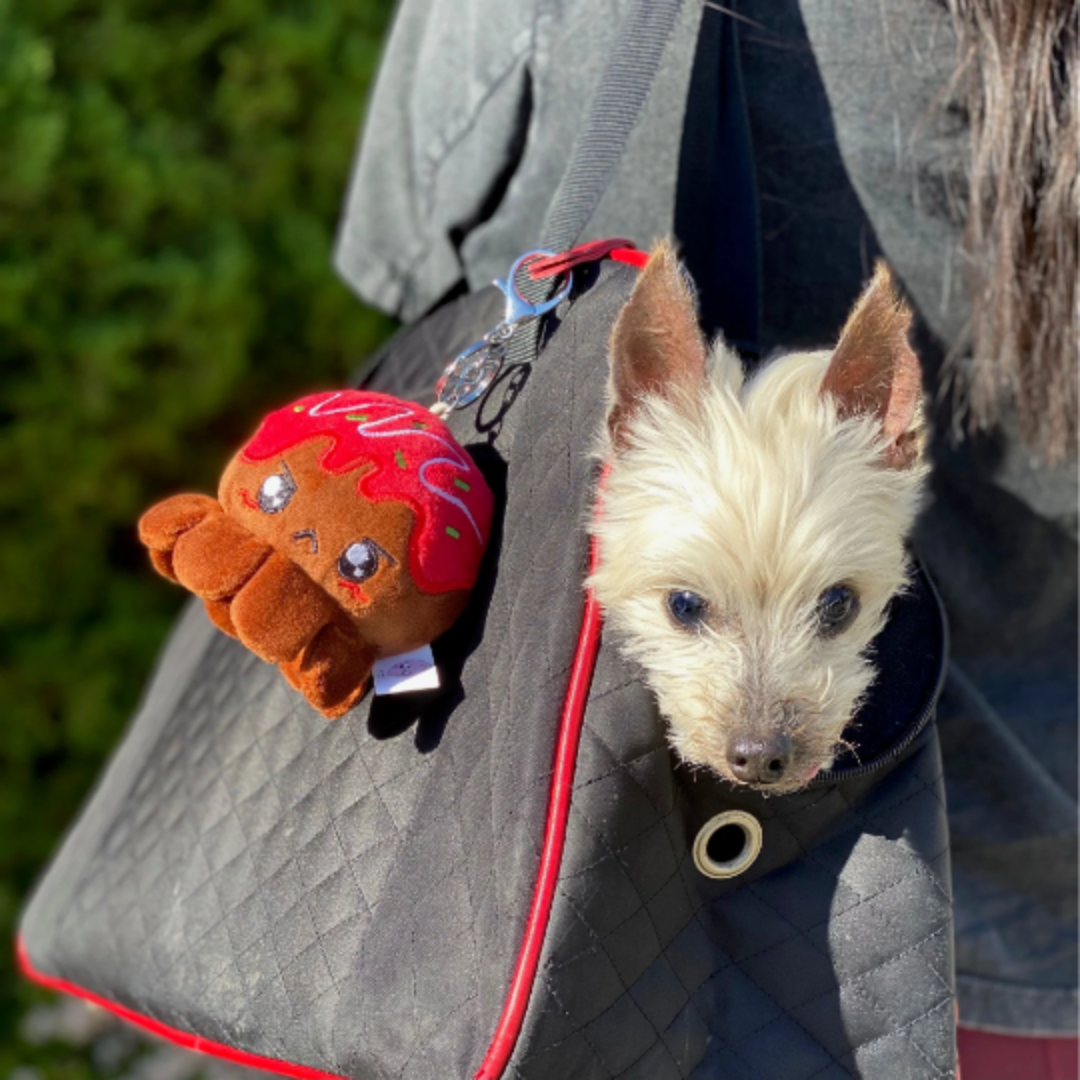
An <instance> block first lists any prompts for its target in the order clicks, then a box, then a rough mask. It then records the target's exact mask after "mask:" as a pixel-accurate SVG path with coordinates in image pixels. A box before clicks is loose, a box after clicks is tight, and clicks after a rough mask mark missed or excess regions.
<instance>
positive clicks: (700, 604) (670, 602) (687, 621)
mask: <svg viewBox="0 0 1080 1080" xmlns="http://www.w3.org/2000/svg"><path fill="white" fill-rule="evenodd" d="M667 609H668V611H669V612H670V613H671V617H672V618H673V619H674V620H675V621H676V622H677V623H678V624H679V625H680V626H682V627H684V628H685V629H687V630H696V629H697V628H698V627H699V626H700V625H701V624H702V623H703V622H704V621H705V617H706V616H707V615H708V614H709V603H708V601H707V600H706V599H705V598H704V597H702V596H698V594H697V593H696V592H690V591H689V590H688V589H675V590H673V591H672V592H669V593H668V594H667Z"/></svg>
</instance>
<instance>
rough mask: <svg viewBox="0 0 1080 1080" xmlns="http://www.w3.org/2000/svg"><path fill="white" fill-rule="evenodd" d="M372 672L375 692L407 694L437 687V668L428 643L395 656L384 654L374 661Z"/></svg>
mask: <svg viewBox="0 0 1080 1080" xmlns="http://www.w3.org/2000/svg"><path fill="white" fill-rule="evenodd" d="M372 673H373V674H374V676H375V693H376V694H408V693H411V692H412V691H414V690H437V689H438V688H439V669H438V668H437V667H436V666H435V657H434V656H432V655H431V646H430V645H423V646H421V647H420V648H419V649H413V651H412V652H406V653H399V654H398V655H397V656H384V657H383V658H382V659H381V660H376V661H375V667H374V669H373V672H372Z"/></svg>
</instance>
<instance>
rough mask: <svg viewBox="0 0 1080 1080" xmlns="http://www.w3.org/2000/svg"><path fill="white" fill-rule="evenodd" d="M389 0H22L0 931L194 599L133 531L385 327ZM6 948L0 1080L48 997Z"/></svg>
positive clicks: (73, 1058)
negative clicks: (373, 272)
mask: <svg viewBox="0 0 1080 1080" xmlns="http://www.w3.org/2000/svg"><path fill="white" fill-rule="evenodd" d="M390 6H391V4H390V0H351V2H349V3H346V2H344V0H83V2H79V0H23V2H22V3H12V0H0V706H2V709H3V713H2V719H0V938H3V939H6V940H10V938H11V934H12V932H13V926H14V919H15V916H16V913H17V910H18V906H19V904H20V903H21V900H22V898H23V896H24V895H25V892H26V890H27V889H28V888H29V886H30V884H31V883H32V881H33V878H34V876H35V875H36V873H37V872H38V871H39V869H40V867H41V866H42V864H43V862H44V861H45V859H46V858H47V856H48V854H49V852H50V851H51V850H52V848H53V847H54V845H55V844H56V842H57V840H58V838H59V835H60V833H61V831H62V829H63V828H64V827H65V825H66V824H67V823H68V822H69V820H70V819H71V818H72V816H73V815H74V813H75V812H76V810H77V807H78V805H79V803H80V801H81V800H82V798H83V797H84V795H85V793H86V792H87V790H88V788H89V785H90V784H91V782H92V780H93V778H94V776H95V775H96V773H97V772H98V770H99V768H100V766H101V763H102V761H103V758H104V756H105V755H106V753H107V752H108V751H109V749H110V748H111V747H112V746H113V744H114V743H115V741H116V739H117V738H118V736H119V734H120V732H121V730H122V727H123V725H124V722H125V720H126V719H127V717H128V715H129V714H130V712H131V710H132V707H133V706H134V705H135V703H136V700H137V697H138V694H139V691H140V688H141V686H142V684H143V682H144V680H145V678H146V675H147V672H148V669H149V666H150V664H151V662H152V660H153V657H154V654H155V652H156V651H157V649H158V647H159V645H160V643H161V640H162V638H163V636H164V634H165V632H166V630H167V628H168V626H169V624H170V621H171V620H172V617H173V615H174V614H175V612H176V611H177V609H178V607H179V604H180V602H181V600H182V597H181V594H180V591H179V590H177V589H176V588H174V587H170V586H169V585H167V584H166V583H165V582H163V581H162V580H161V579H158V578H156V577H155V576H154V575H153V574H152V573H151V572H150V571H149V570H148V568H147V563H146V559H145V555H144V552H143V551H142V550H141V549H140V548H139V546H138V543H137V540H136V537H135V532H134V522H135V521H136V519H137V518H138V515H139V513H140V512H141V510H142V509H143V508H145V507H146V506H148V505H149V504H151V503H152V502H154V501H155V500H156V499H157V498H159V497H161V496H163V495H165V494H169V493H172V492H174V491H179V490H203V491H213V490H214V486H215V480H216V476H217V474H218V472H219V471H220V469H221V467H222V466H223V464H224V462H225V461H226V460H227V458H228V456H229V454H230V453H231V451H232V450H234V449H235V447H236V445H237V444H239V443H240V442H241V441H242V440H243V438H244V437H245V436H246V435H247V434H248V433H249V432H250V431H251V430H252V429H253V427H254V425H255V423H256V421H257V418H258V416H259V415H260V413H262V412H263V411H265V410H266V408H268V407H270V406H272V405H274V404H276V403H280V402H282V401H284V400H287V399H288V397H289V396H290V395H292V394H295V393H298V392H301V391H302V390H304V389H306V388H315V387H317V386H324V385H333V384H334V383H337V382H340V381H341V380H343V379H344V378H346V377H347V375H348V374H349V372H350V371H352V370H353V369H354V368H355V367H356V366H357V364H358V362H359V361H360V360H361V359H362V358H363V357H364V356H365V355H367V354H369V353H370V352H371V350H372V349H373V348H374V346H375V345H376V344H377V343H378V342H379V341H380V340H381V339H382V338H383V337H385V336H386V334H387V332H388V330H389V329H390V325H389V323H388V321H387V320H385V319H384V318H382V317H381V316H378V315H376V314H375V313H373V312H371V311H367V310H365V309H364V308H362V307H361V305H360V304H359V303H358V302H357V301H356V299H355V298H354V297H352V296H351V294H349V292H348V291H347V290H346V288H345V287H344V286H343V285H341V284H340V283H339V282H338V281H337V280H336V279H335V278H334V277H333V274H332V272H331V270H330V249H331V244H332V237H333V230H334V225H335V221H336V218H337V214H338V210H339V206H340V202H341V198H342V194H343V191H344V186H345V182H346V178H347V174H348V168H349V162H350V159H351V156H352V152H353V147H354V143H355V138H356V132H357V128H358V123H359V120H360V116H361V111H362V105H363V101H364V97H365V94H366V92H367V89H368V86H369V83H370V80H371V78H372V75H373V72H374V68H375V65H376V62H377V58H378V52H379V46H380V41H381V38H382V34H383V32H384V29H385V25H386V21H387V18H388V16H389V9H390ZM9 957H10V950H9V949H7V948H5V947H3V945H2V944H0V1077H7V1076H8V1075H9V1074H10V1072H11V1070H12V1069H13V1068H14V1067H15V1066H17V1065H24V1064H31V1063H32V1064H34V1066H35V1067H36V1068H37V1069H38V1071H39V1073H40V1074H41V1075H43V1076H48V1077H65V1078H67V1077H81V1076H86V1075H89V1072H88V1069H89V1066H88V1065H87V1064H86V1063H85V1062H84V1061H82V1060H81V1059H80V1058H79V1057H78V1054H77V1053H76V1052H74V1051H70V1050H64V1049H62V1048H60V1047H57V1046H52V1047H30V1046H27V1045H22V1044H20V1043H19V1041H18V1037H17V1033H16V1032H17V1020H18V1016H19V1014H20V1011H21V1010H22V1009H24V1008H25V1007H26V1005H27V1004H28V1003H29V1002H30V1001H33V1000H36V999H37V997H38V992H37V991H35V990H33V989H32V988H29V987H27V986H26V985H25V984H23V983H21V982H20V981H19V980H17V979H16V978H15V977H14V972H13V966H12V961H11V960H10V959H9Z"/></svg>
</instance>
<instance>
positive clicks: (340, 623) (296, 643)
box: [139, 390, 494, 717]
mask: <svg viewBox="0 0 1080 1080" xmlns="http://www.w3.org/2000/svg"><path fill="white" fill-rule="evenodd" d="M493 510H494V499H493V497H492V494H491V490H490V489H489V488H488V486H487V484H486V483H485V481H484V478H483V476H482V475H481V474H480V471H479V470H478V469H477V467H476V465H475V464H474V463H473V460H472V458H470V457H469V455H468V454H467V453H466V452H465V450H464V449H463V448H462V447H461V446H460V445H459V443H458V442H457V440H456V439H455V438H454V436H453V435H451V434H450V431H449V429H448V428H447V427H446V425H445V424H443V423H442V421H441V420H438V419H437V418H436V417H434V416H433V415H432V414H431V413H430V412H429V411H428V410H427V409H425V408H423V407H422V406H420V405H414V404H412V403H410V402H406V401H401V400H400V399H398V398H393V397H388V396H387V395H385V394H376V393H369V392H366V391H357V390H342V391H337V392H331V393H322V394H312V395H310V396H308V397H305V398H301V399H300V400H299V401H297V402H295V403H293V404H291V405H287V406H286V407H285V408H283V409H279V410H277V412H273V413H271V414H270V415H269V416H268V417H266V419H265V420H264V421H263V423H262V426H261V427H260V428H259V430H258V431H257V432H256V434H255V437H254V438H253V439H251V441H250V442H249V443H248V444H247V445H246V446H245V447H244V448H243V449H242V450H241V451H240V452H239V453H238V454H237V455H236V457H234V458H233V460H232V461H231V462H230V464H229V466H228V468H227V469H226V470H225V473H224V475H223V476H222V478H221V485H220V487H219V489H218V498H217V499H212V498H210V497H209V496H207V495H175V496H173V497H172V498H171V499H166V500H165V501H164V502H161V503H158V504H157V505H156V506H154V507H153V508H152V509H150V510H148V511H147V512H146V514H144V515H143V517H142V519H141V521H140V522H139V536H140V538H141V539H142V541H143V543H144V544H146V546H147V547H148V548H149V549H150V557H151V559H152V560H153V563H154V566H155V567H156V568H157V569H158V570H159V571H160V572H161V573H162V574H164V575H165V576H166V577H168V578H171V579H172V580H173V581H177V582H179V583H180V584H181V585H183V586H184V587H185V588H187V589H190V590H191V591H192V592H193V593H195V595H196V596H199V597H201V598H202V599H203V600H204V601H205V603H206V609H207V611H208V612H209V614H210V617H211V619H213V621H214V622H215V623H216V624H217V626H218V627H220V628H221V629H222V630H224V631H225V632H226V633H227V634H232V635H233V636H234V637H237V638H239V639H240V640H241V641H242V642H243V643H244V644H245V645H246V646H247V647H248V648H249V649H251V650H252V651H253V652H255V653H257V654H258V655H259V656H260V657H262V658H263V659H264V660H267V661H269V662H270V663H274V664H277V665H278V666H279V667H280V668H281V670H282V672H283V673H284V675H285V677H286V679H288V681H289V682H290V683H291V684H292V685H293V686H294V687H295V688H296V689H297V690H299V691H300V692H301V693H302V694H303V695H304V696H305V697H306V698H307V699H308V701H310V702H311V704H312V705H313V706H314V707H315V708H316V709H318V710H319V711H320V712H322V713H323V714H324V715H325V716H328V717H337V716H341V715H342V714H343V713H345V712H347V711H348V710H349V709H350V708H352V706H353V705H355V704H356V702H357V701H358V700H359V699H360V697H361V696H362V695H363V692H364V689H365V687H366V684H367V680H368V678H369V676H370V674H371V669H372V665H373V664H374V662H375V661H376V660H377V659H379V658H381V657H384V656H395V655H397V654H399V653H403V652H408V651H409V650H412V649H415V648H418V647H420V646H421V645H426V644H429V643H430V642H431V641H433V640H434V639H435V638H436V637H438V636H439V635H440V634H442V633H443V632H444V631H445V630H447V629H449V627H450V626H451V624H452V623H453V622H454V620H455V619H457V617H458V616H459V615H460V614H461V612H462V610H463V609H464V608H465V605H466V603H467V601H468V596H469V590H470V589H471V588H472V587H473V585H474V583H475V582H476V577H477V574H478V572H479V568H480V561H481V559H482V557H483V554H484V548H485V546H486V545H487V541H488V536H489V534H490V530H491V518H492V513H493Z"/></svg>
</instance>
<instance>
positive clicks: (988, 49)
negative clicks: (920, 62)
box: [946, 0, 1080, 463]
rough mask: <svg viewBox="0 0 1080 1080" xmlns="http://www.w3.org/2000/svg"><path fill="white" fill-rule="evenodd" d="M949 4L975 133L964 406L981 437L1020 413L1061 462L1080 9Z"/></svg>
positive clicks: (1069, 366) (1073, 364) (1047, 3)
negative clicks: (1006, 409)
mask: <svg viewBox="0 0 1080 1080" xmlns="http://www.w3.org/2000/svg"><path fill="white" fill-rule="evenodd" d="M946 2H947V4H948V7H949V10H950V12H951V14H952V17H953V21H954V23H955V26H956V30H957V37H958V41H959V47H960V62H959V65H958V68H957V71H956V75H955V77H954V80H953V83H952V85H951V87H950V96H951V97H953V100H956V99H957V98H959V100H960V101H961V102H962V103H963V104H964V106H965V107H966V111H967V113H968V116H969V118H970V124H971V159H970V174H969V177H968V179H969V184H970V190H969V201H968V219H967V228H966V232H965V253H966V256H967V268H968V286H969V291H970V295H971V305H972V315H971V324H970V335H969V338H968V341H967V342H966V343H965V344H969V345H970V349H971V351H970V355H969V356H968V355H966V354H967V349H966V348H964V349H962V350H957V355H956V356H954V357H953V359H952V361H951V364H950V378H951V383H952V386H953V390H954V395H955V400H956V402H957V404H958V406H959V412H960V415H961V418H962V421H963V423H964V424H965V426H966V427H967V428H968V429H969V430H977V429H980V428H986V427H989V426H991V425H992V424H993V423H994V422H995V420H996V419H997V418H998V416H999V414H1000V411H1001V408H1002V406H1003V405H1004V404H1005V403H1006V402H1008V401H1012V402H1014V403H1015V407H1016V412H1017V415H1018V419H1019V423H1020V428H1021V432H1022V434H1023V436H1024V438H1025V440H1026V441H1027V442H1028V443H1029V445H1031V446H1032V447H1033V448H1035V449H1037V450H1038V451H1040V452H1041V454H1042V455H1043V456H1044V457H1045V458H1046V459H1047V460H1048V461H1049V462H1050V463H1055V462H1058V461H1060V460H1061V459H1062V458H1063V457H1064V456H1065V455H1066V454H1068V453H1073V452H1074V451H1075V449H1076V439H1077V345H1078V335H1077V300H1078V294H1077V258H1078V237H1077V230H1078V220H1077V199H1078V194H1080V191H1078V178H1077V174H1078V169H1080V154H1078V144H1080V131H1078V128H1077V124H1078V121H1080V116H1078V111H1080V110H1078V109H1077V100H1076V94H1077V92H1078V90H1080V85H1078V79H1077V46H1078V34H1077V18H1078V8H1077V6H1076V4H1075V0H946ZM961 356H963V359H961V358H960V357H961Z"/></svg>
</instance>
